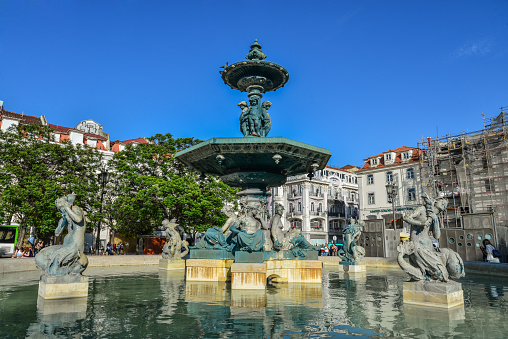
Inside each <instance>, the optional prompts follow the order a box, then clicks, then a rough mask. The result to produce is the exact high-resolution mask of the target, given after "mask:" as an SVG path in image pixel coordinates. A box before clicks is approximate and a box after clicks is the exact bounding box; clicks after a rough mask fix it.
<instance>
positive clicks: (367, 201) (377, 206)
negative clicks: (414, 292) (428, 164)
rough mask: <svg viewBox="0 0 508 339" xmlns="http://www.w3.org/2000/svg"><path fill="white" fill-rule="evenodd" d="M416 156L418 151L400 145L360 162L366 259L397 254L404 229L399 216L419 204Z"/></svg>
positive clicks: (409, 211) (361, 204) (361, 240)
mask: <svg viewBox="0 0 508 339" xmlns="http://www.w3.org/2000/svg"><path fill="white" fill-rule="evenodd" d="M420 157H421V151H420V149H419V148H416V147H408V146H402V147H399V148H396V149H390V150H388V151H386V152H383V153H381V154H377V155H373V156H370V157H368V158H366V159H364V165H363V167H362V168H361V169H360V170H359V171H357V172H356V173H357V175H358V191H359V199H360V201H359V202H360V219H362V220H365V227H364V231H363V233H362V237H361V238H360V243H361V245H362V246H363V247H364V248H365V253H366V256H371V257H395V256H396V255H397V245H398V244H399V242H400V240H399V239H400V232H401V231H402V230H403V227H405V226H407V225H404V222H403V221H402V216H403V215H404V214H407V213H411V211H413V210H414V209H415V208H417V207H418V206H419V205H421V204H422V197H421V196H422V190H421V185H420V166H419V164H420ZM387 184H390V185H391V187H390V186H388V187H387ZM389 192H390V193H389ZM394 215H395V221H394Z"/></svg>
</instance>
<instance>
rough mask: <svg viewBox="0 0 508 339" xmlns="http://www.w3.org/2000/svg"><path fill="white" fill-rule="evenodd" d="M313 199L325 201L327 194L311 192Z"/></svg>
mask: <svg viewBox="0 0 508 339" xmlns="http://www.w3.org/2000/svg"><path fill="white" fill-rule="evenodd" d="M309 196H310V197H311V198H316V199H323V198H324V196H325V194H324V193H323V192H309Z"/></svg>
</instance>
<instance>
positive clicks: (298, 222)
mask: <svg viewBox="0 0 508 339" xmlns="http://www.w3.org/2000/svg"><path fill="white" fill-rule="evenodd" d="M290 225H291V227H292V228H296V227H302V221H301V220H298V219H297V220H291V223H290Z"/></svg>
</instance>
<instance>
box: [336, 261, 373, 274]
mask: <svg viewBox="0 0 508 339" xmlns="http://www.w3.org/2000/svg"><path fill="white" fill-rule="evenodd" d="M366 271H367V266H366V265H358V264H349V263H342V262H339V272H348V273H362V272H366Z"/></svg>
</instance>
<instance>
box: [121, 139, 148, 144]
mask: <svg viewBox="0 0 508 339" xmlns="http://www.w3.org/2000/svg"><path fill="white" fill-rule="evenodd" d="M113 142H114V143H115V144H116V143H122V144H130V143H132V142H138V143H140V144H147V141H146V140H145V139H143V138H136V139H129V140H123V141H121V140H115V141H113Z"/></svg>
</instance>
